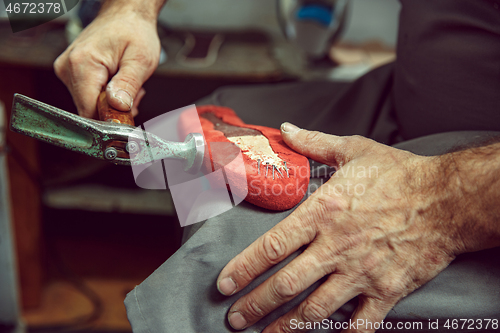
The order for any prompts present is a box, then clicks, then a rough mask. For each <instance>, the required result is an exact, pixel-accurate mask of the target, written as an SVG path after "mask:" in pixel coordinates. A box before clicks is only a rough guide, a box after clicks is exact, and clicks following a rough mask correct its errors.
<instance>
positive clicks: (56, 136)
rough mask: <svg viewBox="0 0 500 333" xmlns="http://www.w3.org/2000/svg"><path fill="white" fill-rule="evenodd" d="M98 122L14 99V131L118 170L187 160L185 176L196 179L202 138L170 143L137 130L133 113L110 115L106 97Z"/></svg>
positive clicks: (32, 101) (192, 136)
mask: <svg viewBox="0 0 500 333" xmlns="http://www.w3.org/2000/svg"><path fill="white" fill-rule="evenodd" d="M98 110H99V114H100V117H103V118H102V119H105V120H107V121H99V120H93V119H87V118H83V117H80V116H78V115H75V114H73V113H70V112H67V111H64V110H61V109H58V108H55V107H53V106H50V105H48V104H45V103H42V102H39V101H37V100H35V99H32V98H29V97H26V96H23V95H20V94H15V95H14V102H13V105H12V117H11V122H10V126H11V129H12V130H13V131H14V132H17V133H21V134H24V135H27V136H30V137H33V138H35V139H38V140H41V141H45V142H48V143H51V144H53V145H56V146H59V147H63V148H66V149H69V150H73V151H76V152H79V153H82V154H86V155H89V156H92V157H96V158H99V159H104V160H108V161H111V162H113V163H115V164H121V165H131V164H145V163H149V162H153V161H157V160H161V159H165V158H172V159H179V160H184V161H185V164H184V170H185V171H186V172H189V173H197V172H198V171H199V170H200V168H201V165H202V162H203V155H204V152H205V147H204V139H203V135H202V134H199V133H190V134H188V135H187V137H186V140H185V141H184V142H170V141H166V140H163V139H161V138H160V137H158V136H156V135H154V134H152V133H148V132H146V131H144V130H142V129H141V128H140V127H134V126H132V125H133V118H132V115H131V113H130V112H128V113H127V112H121V111H117V110H114V109H112V108H111V107H110V106H109V105H108V103H107V101H106V94H105V93H101V95H100V96H99V100H98Z"/></svg>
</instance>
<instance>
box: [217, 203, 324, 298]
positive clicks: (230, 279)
mask: <svg viewBox="0 0 500 333" xmlns="http://www.w3.org/2000/svg"><path fill="white" fill-rule="evenodd" d="M309 206H310V204H308V203H307V201H306V202H304V203H303V204H302V205H300V206H299V208H297V209H296V210H295V211H294V212H293V213H292V214H291V215H289V216H288V217H287V218H286V219H284V220H283V221H281V222H280V223H279V224H277V225H276V226H275V227H274V228H272V229H271V230H269V231H268V232H266V233H265V234H264V235H262V236H261V237H259V238H258V239H257V240H256V241H255V242H253V243H252V244H251V245H250V246H249V247H247V248H246V249H245V250H244V251H243V252H241V253H240V254H238V255H237V256H236V257H234V258H233V259H232V260H231V261H230V262H229V263H228V264H227V265H226V267H224V269H223V270H222V271H221V273H220V274H219V277H218V278H217V288H218V289H219V291H220V292H221V293H222V294H223V295H232V294H234V293H236V292H238V291H239V290H241V289H243V288H244V287H245V286H247V285H248V284H249V283H250V282H251V281H252V280H253V279H255V278H256V277H257V276H259V275H260V274H262V273H263V272H265V271H266V270H268V269H269V268H270V267H272V266H274V265H276V264H277V263H279V262H281V261H282V260H283V259H285V258H286V257H288V256H289V255H290V254H292V253H293V252H295V251H296V250H298V249H299V248H300V247H301V246H302V245H305V244H309V243H310V242H311V241H312V240H313V239H314V238H315V237H316V232H317V230H316V227H315V224H314V214H310V213H309V211H311V208H310V207H309Z"/></svg>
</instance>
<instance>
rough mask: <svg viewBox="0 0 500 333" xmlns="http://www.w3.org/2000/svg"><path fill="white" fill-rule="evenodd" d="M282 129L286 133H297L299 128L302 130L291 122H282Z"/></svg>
mask: <svg viewBox="0 0 500 333" xmlns="http://www.w3.org/2000/svg"><path fill="white" fill-rule="evenodd" d="M281 130H282V131H283V132H285V133H290V134H291V133H295V132H297V131H298V130H300V128H298V127H297V126H295V125H294V124H290V123H283V124H281Z"/></svg>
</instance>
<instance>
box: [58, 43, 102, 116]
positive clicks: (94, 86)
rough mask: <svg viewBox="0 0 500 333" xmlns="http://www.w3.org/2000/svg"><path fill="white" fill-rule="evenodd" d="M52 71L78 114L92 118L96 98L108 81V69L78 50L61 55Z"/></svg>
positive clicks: (94, 111)
mask: <svg viewBox="0 0 500 333" xmlns="http://www.w3.org/2000/svg"><path fill="white" fill-rule="evenodd" d="M54 69H55V70H56V74H57V75H58V77H59V78H60V79H61V80H62V81H63V83H64V84H65V85H66V86H67V87H68V89H69V91H70V93H71V95H72V96H73V101H74V103H75V105H76V107H77V109H78V114H80V115H81V116H83V117H87V118H92V117H93V116H94V114H95V113H96V101H97V97H98V96H99V93H100V92H101V89H102V87H103V86H104V85H105V84H106V82H107V80H108V69H107V68H106V67H105V66H104V65H103V64H102V63H100V62H98V61H96V60H95V59H92V58H89V57H88V56H87V55H85V54H84V53H83V51H78V50H71V51H70V52H68V53H67V54H66V52H65V53H63V54H62V55H61V56H60V57H59V58H58V59H56V61H55V63H54Z"/></svg>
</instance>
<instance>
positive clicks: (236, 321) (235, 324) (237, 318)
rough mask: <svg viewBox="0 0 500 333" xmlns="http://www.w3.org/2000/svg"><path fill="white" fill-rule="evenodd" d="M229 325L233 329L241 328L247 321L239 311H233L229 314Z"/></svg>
mask: <svg viewBox="0 0 500 333" xmlns="http://www.w3.org/2000/svg"><path fill="white" fill-rule="evenodd" d="M229 325H231V327H232V328H234V329H235V330H241V329H243V328H245V326H247V321H246V320H245V318H243V315H242V314H241V313H239V312H233V313H231V314H230V315H229Z"/></svg>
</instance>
